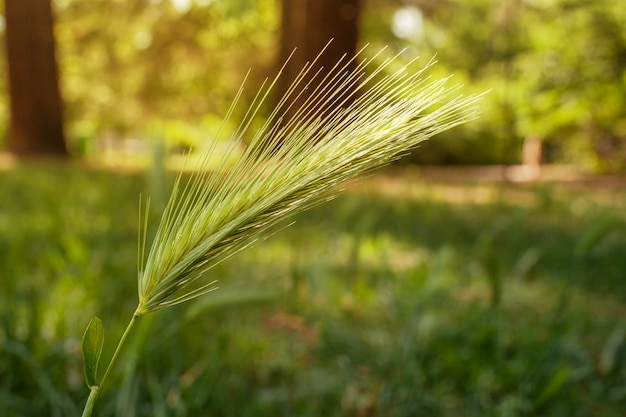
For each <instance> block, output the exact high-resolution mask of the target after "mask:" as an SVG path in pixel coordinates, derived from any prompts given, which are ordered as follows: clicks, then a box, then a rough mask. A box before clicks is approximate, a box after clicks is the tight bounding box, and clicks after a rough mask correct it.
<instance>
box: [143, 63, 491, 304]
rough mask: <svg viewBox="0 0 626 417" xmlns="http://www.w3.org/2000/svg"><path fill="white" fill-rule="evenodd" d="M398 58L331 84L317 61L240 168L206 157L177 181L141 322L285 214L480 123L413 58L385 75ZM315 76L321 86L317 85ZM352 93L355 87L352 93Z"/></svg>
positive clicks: (339, 69) (263, 93)
mask: <svg viewBox="0 0 626 417" xmlns="http://www.w3.org/2000/svg"><path fill="white" fill-rule="evenodd" d="M355 59H356V58H355ZM395 60H396V59H395V58H392V59H387V60H385V61H384V62H383V63H382V64H380V65H375V64H374V63H373V58H372V59H365V58H362V59H361V60H360V62H359V63H358V64H356V65H355V66H356V68H355V69H354V70H351V71H348V70H347V68H349V67H350V66H351V65H352V62H351V61H352V60H347V59H345V60H343V61H341V62H340V63H339V64H337V66H336V67H335V68H333V71H332V72H331V73H332V74H335V75H333V76H325V78H323V77H322V75H321V73H320V72H317V73H314V71H313V70H312V68H313V64H314V63H311V64H309V65H307V66H306V67H305V68H304V69H303V71H302V73H301V74H300V76H299V77H298V79H297V80H296V81H295V82H294V83H293V85H292V86H291V88H290V89H289V91H288V92H287V94H286V95H285V97H283V99H282V100H281V101H280V103H279V104H278V106H277V107H276V109H277V110H275V111H274V112H273V113H272V114H271V115H270V117H269V118H268V120H267V121H266V122H265V124H264V125H263V126H262V127H261V128H260V129H259V130H258V131H256V132H254V135H253V138H252V140H251V142H250V143H249V144H248V146H247V147H246V149H245V151H244V152H243V155H242V156H241V157H240V158H239V159H238V160H237V161H236V162H235V163H234V165H233V164H232V163H227V162H224V163H222V165H221V166H219V167H218V168H217V169H214V170H212V171H210V172H209V171H208V169H207V162H206V161H207V160H208V157H207V158H206V159H204V160H203V162H201V163H200V165H199V166H198V167H197V169H196V171H195V173H194V174H193V175H192V177H191V179H190V180H189V181H188V182H186V183H185V185H183V181H182V178H181V176H180V175H179V177H178V179H177V181H176V183H175V186H174V189H173V191H172V195H171V197H170V200H169V203H168V204H167V206H166V208H165V211H164V213H163V216H162V219H161V222H160V225H159V227H158V230H157V232H156V236H155V238H154V241H153V243H152V246H151V248H150V251H149V253H148V256H147V260H146V263H145V266H144V267H143V268H142V269H141V270H140V272H139V282H138V290H139V305H138V307H137V309H136V311H135V316H141V315H143V314H146V313H149V312H152V311H156V310H159V309H163V308H166V307H169V306H172V305H175V304H178V303H182V302H184V301H187V300H190V299H192V298H195V297H198V296H200V295H202V294H205V293H207V292H209V291H212V290H214V289H215V288H216V287H215V282H214V281H213V280H211V279H210V277H209V274H208V271H209V270H210V269H211V268H212V267H213V266H215V265H216V264H217V263H219V262H221V261H222V260H224V259H225V258H227V257H229V256H231V255H233V254H234V253H236V252H238V251H239V250H241V249H242V248H244V247H246V246H247V245H249V244H250V243H251V242H253V241H254V239H255V238H257V237H258V236H259V235H261V234H262V233H263V232H265V231H267V229H268V228H269V227H270V226H272V225H274V224H276V223H277V222H278V221H279V220H281V219H283V218H284V217H285V216H288V215H291V214H294V213H296V212H299V211H302V210H304V209H306V208H309V207H311V206H312V205H314V204H317V203H320V202H322V201H324V200H325V199H328V197H329V196H332V191H333V190H334V189H335V186H336V185H337V184H340V183H341V182H343V181H345V180H347V179H349V178H351V177H354V176H356V175H358V174H361V173H363V172H365V171H368V170H370V169H372V168H375V167H378V166H380V165H383V164H386V163H388V162H389V161H391V160H393V159H395V158H397V157H398V155H399V154H402V153H403V152H406V151H407V150H409V149H411V148H413V147H415V146H416V145H417V144H419V143H420V142H422V141H424V140H426V139H427V138H429V137H431V136H433V135H435V134H437V133H439V132H441V131H443V130H446V129H449V128H451V127H453V126H456V125H458V124H461V123H464V122H466V121H468V120H471V119H474V118H475V117H476V115H477V110H476V103H477V101H478V100H479V99H480V98H481V96H480V95H471V96H463V95H461V94H459V92H458V89H459V87H458V86H451V87H448V85H447V84H448V79H440V80H433V79H431V78H428V77H425V76H424V75H423V74H424V69H425V68H424V69H422V70H420V71H417V72H411V67H412V66H413V65H414V63H413V62H412V63H410V64H408V65H407V66H403V67H402V68H400V69H399V70H397V71H395V72H392V73H385V72H386V71H387V70H388V69H389V68H390V66H391V64H392V63H393V62H395ZM430 65H432V62H431V63H429V64H428V65H427V67H428V66H430ZM316 77H318V78H321V79H320V80H319V81H320V82H319V83H316V84H315V85H319V87H312V85H313V84H312V83H311V81H310V80H311V78H316ZM277 78H278V77H277ZM277 78H276V79H274V80H273V82H270V83H266V84H264V86H263V87H262V88H261V90H260V91H259V93H258V94H257V96H256V99H255V101H254V102H253V104H252V105H251V107H250V110H248V113H247V115H246V117H245V118H244V120H243V122H242V123H241V125H240V126H239V129H238V130H237V132H236V136H237V138H239V139H241V138H243V137H244V136H250V135H249V133H250V132H248V130H249V129H250V126H251V121H252V119H253V118H255V116H256V115H257V112H258V110H259V108H260V107H261V104H262V103H263V102H264V100H266V99H267V97H268V96H269V92H270V90H271V89H272V87H273V86H274V84H275V83H276V80H277ZM305 88H309V89H314V90H313V94H311V95H310V98H308V99H307V100H305V102H304V104H303V105H302V106H301V107H299V108H298V109H297V111H296V115H295V117H293V118H292V119H291V120H290V121H288V122H284V121H283V118H282V114H284V112H285V111H286V109H289V108H290V107H291V106H292V105H293V103H294V102H295V100H296V99H298V98H299V97H300V95H301V92H302V91H303V90H304V89H305ZM346 90H348V91H353V92H352V93H351V94H350V95H349V97H347V96H346V93H345V91H346ZM240 94H241V91H240V93H239V94H238V95H237V98H239V96H240ZM235 103H237V100H235ZM331 107H332V108H333V109H334V110H329V109H330V108H331ZM231 113H232V108H231V110H230V111H229V114H228V116H230V114H231ZM225 159H229V158H225ZM144 236H145V235H144ZM140 240H141V239H140ZM144 245H145V237H144V238H143V241H142V242H141V243H140V247H142V248H143V246H144Z"/></svg>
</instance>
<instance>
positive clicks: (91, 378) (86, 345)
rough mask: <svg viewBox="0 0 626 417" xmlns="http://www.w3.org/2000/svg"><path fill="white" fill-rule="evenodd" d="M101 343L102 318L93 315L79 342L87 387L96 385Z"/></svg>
mask: <svg viewBox="0 0 626 417" xmlns="http://www.w3.org/2000/svg"><path fill="white" fill-rule="evenodd" d="M103 344H104V327H103V326H102V320H100V319H99V318H98V317H94V318H92V319H91V321H90V322H89V325H88V326H87V330H85V334H84V336H83V342H82V344H81V347H82V350H83V358H84V360H85V381H86V382H87V386H88V387H89V388H93V387H95V386H97V385H98V384H97V383H96V373H97V372H98V362H99V361H100V354H101V353H102V345H103Z"/></svg>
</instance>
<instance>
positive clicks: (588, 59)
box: [363, 0, 626, 171]
mask: <svg viewBox="0 0 626 417" xmlns="http://www.w3.org/2000/svg"><path fill="white" fill-rule="evenodd" d="M412 4H413V5H412ZM407 16H409V18H410V19H412V20H410V21H412V22H413V26H412V29H411V30H407V29H406V28H405V29H404V30H401V31H399V32H398V31H397V33H398V36H396V35H395V34H394V33H393V32H392V31H390V30H389V28H391V27H392V26H393V25H394V17H395V19H396V24H397V21H400V20H402V19H400V20H399V18H404V19H405V20H406V18H407ZM411 16H412V17H411ZM365 25H366V26H365V30H364V33H363V36H364V40H366V41H371V42H372V43H374V44H381V43H391V45H392V46H393V48H395V49H400V48H405V47H408V48H409V49H408V52H409V53H410V54H409V55H422V56H424V55H425V56H430V55H433V54H437V57H438V59H439V61H440V63H441V69H442V70H443V71H446V72H449V73H455V74H457V76H459V77H460V79H462V80H464V81H465V80H467V83H468V85H470V86H471V88H477V89H479V90H480V89H486V88H491V89H492V94H490V96H489V97H488V100H487V101H486V102H485V105H484V107H483V109H484V111H485V116H484V117H482V118H481V120H480V124H478V125H476V126H474V127H472V129H473V131H470V132H467V133H466V136H468V137H470V138H475V139H474V140H470V141H467V140H465V139H463V140H460V139H459V138H458V137H457V138H455V139H449V140H447V141H444V142H438V143H434V144H429V145H430V146H431V149H430V152H431V153H432V155H430V156H429V155H428V153H426V152H420V153H418V154H416V155H415V158H417V159H418V160H422V161H426V162H439V163H441V162H470V163H476V162H483V163H484V162H491V163H493V162H506V163H511V162H518V161H519V156H520V153H521V152H520V148H521V143H522V141H523V139H524V138H527V137H539V138H541V139H542V140H543V141H544V143H545V148H546V154H547V155H546V157H547V159H548V160H549V161H551V162H565V163H574V164H577V165H579V166H581V167H584V168H587V169H592V170H597V171H617V170H623V169H624V164H625V161H626V158H625V150H624V149H625V144H626V127H625V126H626V125H625V124H624V122H623V121H624V120H626V114H625V110H624V109H626V102H625V99H624V97H626V94H625V93H626V84H625V81H624V80H625V79H626V78H625V77H624V62H625V61H624V59H625V58H624V57H625V56H626V55H625V51H626V30H625V29H624V28H626V13H625V12H624V8H623V7H621V5H620V4H618V3H617V2H614V1H611V0H598V1H596V0H555V1H549V2H545V1H518V0H506V1H501V0H472V1H464V0H454V1H447V2H417V1H415V2H405V5H404V6H403V7H401V8H399V6H398V5H394V4H390V3H382V2H376V1H374V0H372V6H371V9H370V13H366V14H365ZM385 26H386V29H387V30H386V31H384V30H382V28H383V27H385ZM409 28H411V27H409ZM464 136H465V135H464ZM476 138H479V139H476ZM459 142H461V143H459ZM463 147H465V149H463V152H459V148H463Z"/></svg>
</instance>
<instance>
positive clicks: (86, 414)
mask: <svg viewBox="0 0 626 417" xmlns="http://www.w3.org/2000/svg"><path fill="white" fill-rule="evenodd" d="M137 318H139V316H138V315H137V314H133V317H132V318H131V319H130V322H129V323H128V326H126V330H124V334H122V337H121V338H120V340H119V342H117V347H116V348H115V352H114V353H113V357H112V358H111V360H110V361H109V365H108V366H107V369H106V371H105V372H104V376H103V377H102V380H101V381H100V385H98V386H95V387H91V392H90V393H89V398H87V403H86V404H85V408H84V409H83V414H82V417H90V416H91V412H92V411H93V406H94V404H95V402H96V400H97V399H98V395H99V394H100V392H101V391H102V388H103V387H104V384H105V382H106V381H107V377H108V376H109V374H110V373H111V369H113V365H114V364H115V362H116V361H117V357H118V356H119V354H120V352H121V351H122V346H124V343H125V342H126V339H127V338H128V335H129V334H130V331H131V329H132V328H133V325H134V324H135V321H136V320H137Z"/></svg>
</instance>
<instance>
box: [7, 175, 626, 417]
mask: <svg viewBox="0 0 626 417" xmlns="http://www.w3.org/2000/svg"><path fill="white" fill-rule="evenodd" d="M154 187H155V185H154V181H153V180H152V179H151V178H149V177H144V176H143V175H142V174H139V173H137V174H116V173H112V172H106V171H99V170H89V169H85V168H83V167H79V166H72V165H67V166H54V165H52V166H51V165H30V166H28V165H27V166H17V167H15V168H13V169H10V170H7V171H4V172H0V188H1V189H2V190H3V193H2V194H1V195H0V274H1V276H2V285H3V286H2V292H0V321H1V323H2V324H1V327H0V415H3V416H8V417H12V416H39V415H50V416H57V415H58V416H65V415H77V414H79V412H80V409H81V407H82V404H83V403H84V401H85V396H86V393H85V390H84V381H83V375H82V362H81V358H80V338H81V336H82V334H81V330H82V329H84V328H85V326H86V324H87V322H88V321H89V319H90V318H91V317H92V316H93V315H95V314H97V315H100V316H101V317H103V318H105V319H104V325H105V327H106V328H107V338H108V339H109V340H117V339H118V338H119V336H120V335H121V333H122V331H123V326H124V325H125V323H126V319H127V315H128V312H129V311H132V310H133V309H134V308H135V306H136V301H137V299H136V282H135V278H136V259H137V245H136V236H137V196H138V194H139V193H140V192H142V193H143V194H144V195H145V194H147V193H150V192H152V193H154ZM166 188H167V187H166ZM625 205H626V193H624V192H621V191H619V190H618V189H612V190H610V191H609V192H607V190H606V189H593V188H586V187H575V188H574V187H569V188H568V187H561V186H557V185H550V184H546V185H524V186H521V185H511V184H509V185H501V184H484V183H481V184H472V183H470V182H467V183H438V182H425V181H423V180H421V179H420V178H419V176H418V175H417V174H416V173H415V172H414V171H411V170H407V171H400V170H396V171H386V172H383V173H382V174H377V175H374V176H371V177H368V178H365V179H362V180H361V181H359V182H357V183H355V184H351V185H350V186H349V187H348V190H347V192H346V193H345V194H344V195H343V196H342V197H340V198H338V199H337V200H335V201H333V202H331V203H329V204H326V205H322V206H320V207H316V208H314V209H312V210H311V211H308V212H306V213H303V214H299V215H298V216H297V217H296V223H295V224H293V225H291V226H290V227H288V228H286V229H284V230H283V227H282V225H279V226H277V232H276V233H275V234H274V235H273V236H272V237H271V238H269V239H268V240H267V241H266V242H264V243H263V244H262V245H257V246H255V247H253V248H251V249H249V250H247V251H245V252H242V253H241V254H238V255H237V257H236V258H233V259H231V260H229V261H227V262H225V263H222V264H220V265H218V266H217V267H216V268H215V269H214V270H213V272H212V274H213V275H214V276H215V278H217V279H219V280H220V290H219V291H217V292H214V293H212V294H209V295H207V296H206V297H203V298H200V299H198V300H196V301H193V302H191V304H189V305H186V306H183V307H182V308H181V307H173V308H171V309H168V310H165V311H161V312H157V313H155V314H154V315H150V316H148V317H146V319H147V320H145V321H143V322H141V323H140V324H139V325H138V326H139V327H138V331H137V334H136V335H134V336H133V337H132V340H131V341H130V343H131V349H129V350H128V351H127V352H125V354H124V356H123V358H122V360H121V363H122V366H121V367H120V369H118V372H116V374H115V375H114V378H115V379H116V383H117V386H118V387H119V389H117V390H116V391H115V392H105V393H104V394H103V397H102V399H101V401H102V404H100V406H101V408H100V410H99V411H100V412H99V415H109V416H113V415H115V416H148V415H149V416H187V415H210V416H267V415H271V416H311V417H312V416H320V415H327V416H394V417H395V416H416V415H428V416H533V415H547V416H561V415H562V416H622V415H624V413H625V412H626V378H625V376H626V367H625V366H624V359H626V345H625V344H624V337H625V336H626V333H625V332H626V321H625V320H626V314H625V307H624V305H625V303H624V301H625V298H626V282H625V280H624V278H625V277H626V257H624V247H626V233H625V230H624V228H625V225H626V223H625V222H626V215H624V212H625V211H624V208H625ZM149 221H150V223H151V224H152V226H156V222H157V219H156V217H155V218H154V219H152V218H150V219H149ZM153 319H154V320H153ZM155 340H156V341H155ZM110 345H111V344H110V343H108V344H107V343H105V350H104V352H103V358H109V357H110V356H111V355H112V353H113V352H112V351H111V349H112V346H110ZM139 358H140V359H139Z"/></svg>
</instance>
